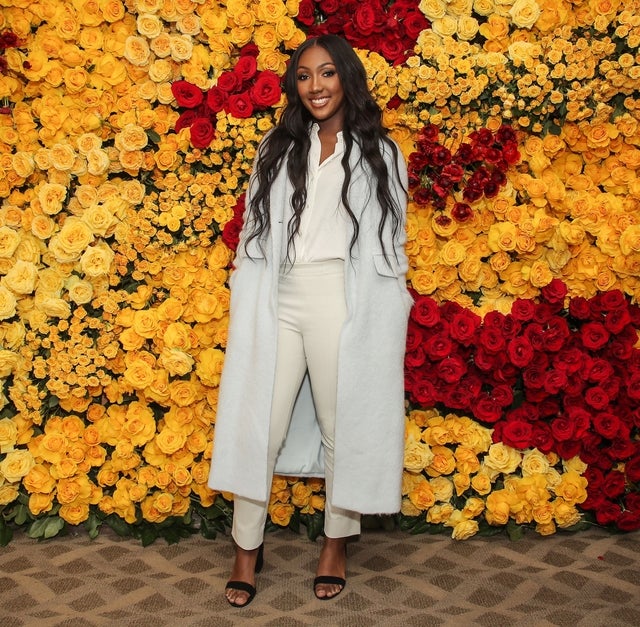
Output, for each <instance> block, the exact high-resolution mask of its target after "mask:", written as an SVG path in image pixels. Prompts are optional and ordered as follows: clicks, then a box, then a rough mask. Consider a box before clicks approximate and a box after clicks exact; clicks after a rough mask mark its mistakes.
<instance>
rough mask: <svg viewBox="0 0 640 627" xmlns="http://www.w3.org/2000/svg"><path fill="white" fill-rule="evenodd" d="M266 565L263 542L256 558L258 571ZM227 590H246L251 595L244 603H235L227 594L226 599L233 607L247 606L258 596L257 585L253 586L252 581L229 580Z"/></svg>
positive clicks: (256, 569) (256, 570)
mask: <svg viewBox="0 0 640 627" xmlns="http://www.w3.org/2000/svg"><path fill="white" fill-rule="evenodd" d="M263 566H264V544H261V545H260V547H259V548H258V557H257V558H256V568H255V571H254V572H256V573H259V572H260V571H261V570H262V567H263ZM225 590H240V591H241V592H246V593H247V594H248V595H249V598H248V599H247V600H246V601H245V602H244V603H235V602H234V601H230V600H229V599H228V598H227V596H226V595H225V599H227V602H228V603H229V605H233V607H246V606H247V605H249V603H251V601H253V597H255V596H256V587H255V586H252V585H251V584H250V583H247V582H246V581H235V580H230V581H227V585H226V586H225Z"/></svg>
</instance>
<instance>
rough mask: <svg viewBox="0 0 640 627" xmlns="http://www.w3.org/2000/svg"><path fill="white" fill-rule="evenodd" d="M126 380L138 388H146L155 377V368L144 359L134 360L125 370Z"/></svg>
mask: <svg viewBox="0 0 640 627" xmlns="http://www.w3.org/2000/svg"><path fill="white" fill-rule="evenodd" d="M124 379H125V381H126V382H127V383H128V384H129V385H131V386H132V387H133V388H135V389H137V390H144V389H145V388H146V387H148V386H149V385H151V384H152V383H153V381H154V379H155V372H154V370H153V368H152V367H151V366H150V365H149V364H148V363H147V362H146V361H143V360H142V359H136V360H134V361H133V362H132V363H131V364H130V365H129V366H128V368H127V369H126V370H125V371H124Z"/></svg>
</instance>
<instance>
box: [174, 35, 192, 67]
mask: <svg viewBox="0 0 640 627" xmlns="http://www.w3.org/2000/svg"><path fill="white" fill-rule="evenodd" d="M169 46H170V49H171V58H172V59H173V60H174V61H187V60H188V59H190V58H191V54H192V52H193V43H192V42H191V37H189V36H188V35H173V36H171V41H170V44H169Z"/></svg>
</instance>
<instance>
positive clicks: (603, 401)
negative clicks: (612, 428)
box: [584, 385, 609, 435]
mask: <svg viewBox="0 0 640 627" xmlns="http://www.w3.org/2000/svg"><path fill="white" fill-rule="evenodd" d="M584 400H585V402H586V403H587V405H589V406H590V407H593V408H594V409H598V410H600V409H604V408H605V407H606V406H607V405H608V404H609V396H608V395H607V394H606V392H605V391H604V390H603V389H602V388H601V387H600V386H597V385H596V386H595V387H592V388H588V389H587V391H586V392H585V394H584ZM603 435H604V434H603Z"/></svg>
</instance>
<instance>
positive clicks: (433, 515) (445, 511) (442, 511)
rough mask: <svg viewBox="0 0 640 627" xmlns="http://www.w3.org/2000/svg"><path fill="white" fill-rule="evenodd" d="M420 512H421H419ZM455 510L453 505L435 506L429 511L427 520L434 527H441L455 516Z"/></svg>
mask: <svg viewBox="0 0 640 627" xmlns="http://www.w3.org/2000/svg"><path fill="white" fill-rule="evenodd" d="M418 511H419V510H418ZM454 511H455V509H454V507H453V505H451V503H444V504H442V505H434V506H433V507H430V508H429V511H427V516H426V520H427V522H430V523H432V524H434V525H441V524H443V523H445V524H446V523H447V521H448V520H449V519H450V518H451V516H452V515H453V513H454Z"/></svg>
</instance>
